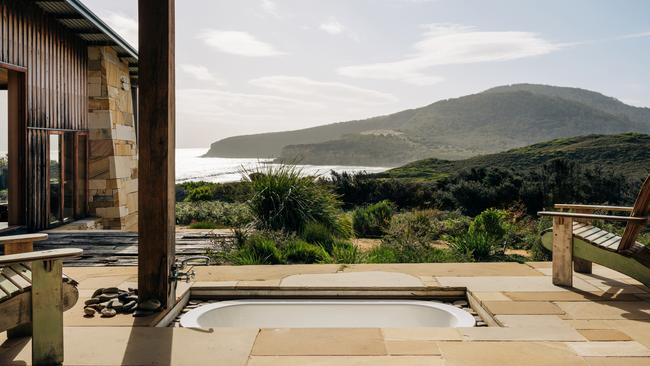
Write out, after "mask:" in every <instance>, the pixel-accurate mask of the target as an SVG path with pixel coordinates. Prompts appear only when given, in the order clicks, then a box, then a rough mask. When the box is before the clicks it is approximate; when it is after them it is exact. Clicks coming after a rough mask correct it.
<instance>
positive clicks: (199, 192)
mask: <svg viewBox="0 0 650 366" xmlns="http://www.w3.org/2000/svg"><path fill="white" fill-rule="evenodd" d="M212 195H213V192H212V188H211V187H209V186H200V187H197V188H194V189H191V190H190V191H189V192H187V196H185V199H184V201H185V202H199V201H211V200H212Z"/></svg>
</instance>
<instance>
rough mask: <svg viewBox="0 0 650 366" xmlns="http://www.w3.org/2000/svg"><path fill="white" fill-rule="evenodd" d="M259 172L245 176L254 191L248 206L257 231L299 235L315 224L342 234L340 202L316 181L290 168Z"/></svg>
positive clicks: (271, 168)
mask: <svg viewBox="0 0 650 366" xmlns="http://www.w3.org/2000/svg"><path fill="white" fill-rule="evenodd" d="M261 169H262V170H260V171H257V172H254V173H252V174H249V175H248V179H249V181H250V183H251V186H252V191H253V196H252V198H251V199H250V201H249V202H248V204H249V207H250V209H251V212H252V213H253V215H254V216H255V219H256V223H257V226H258V227H259V228H261V229H266V230H280V231H286V232H302V231H303V229H304V228H305V226H306V225H307V223H309V222H317V223H319V224H322V225H323V226H325V227H326V228H328V229H329V230H330V231H331V232H332V233H333V234H334V235H337V236H340V235H344V234H345V231H346V230H347V228H346V227H345V222H344V220H342V218H341V216H340V212H341V211H340V207H341V204H340V202H339V201H338V199H337V197H336V196H335V195H334V194H333V193H332V192H330V191H329V190H328V188H327V187H325V186H324V185H323V184H321V183H319V181H318V180H317V179H316V178H314V177H306V176H303V175H302V171H301V170H300V169H298V168H296V167H295V166H290V165H281V166H279V167H273V166H268V167H266V168H261Z"/></svg>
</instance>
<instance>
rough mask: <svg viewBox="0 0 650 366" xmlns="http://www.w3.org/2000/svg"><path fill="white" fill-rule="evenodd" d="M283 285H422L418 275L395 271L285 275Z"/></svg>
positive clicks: (281, 284)
mask: <svg viewBox="0 0 650 366" xmlns="http://www.w3.org/2000/svg"><path fill="white" fill-rule="evenodd" d="M280 286H281V287H422V286H424V283H423V282H422V281H421V280H420V279H419V278H417V277H414V276H411V275H408V274H404V273H395V272H380V271H373V272H349V273H348V272H339V273H334V274H299V275H292V276H288V277H285V278H284V279H283V280H282V282H281V283H280Z"/></svg>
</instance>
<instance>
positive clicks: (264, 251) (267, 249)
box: [238, 234, 283, 264]
mask: <svg viewBox="0 0 650 366" xmlns="http://www.w3.org/2000/svg"><path fill="white" fill-rule="evenodd" d="M238 254H239V255H244V256H251V257H254V258H257V259H259V260H260V261H262V262H263V263H261V264H281V263H282V262H283V260H282V253H281V252H280V250H279V249H278V247H277V246H276V242H275V240H273V239H272V238H269V237H268V236H266V235H264V234H254V235H251V236H250V237H249V238H248V240H246V243H245V244H244V246H243V247H242V248H241V249H240V250H239V253H238Z"/></svg>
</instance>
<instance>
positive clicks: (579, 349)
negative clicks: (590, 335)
mask: <svg viewBox="0 0 650 366" xmlns="http://www.w3.org/2000/svg"><path fill="white" fill-rule="evenodd" d="M567 345H568V346H569V347H570V348H571V349H572V350H573V351H574V352H575V353H576V354H577V355H579V356H584V357H650V350H649V349H648V348H647V347H646V346H644V345H642V344H641V343H639V342H634V341H625V342H580V343H578V342H576V343H573V342H571V343H567Z"/></svg>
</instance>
